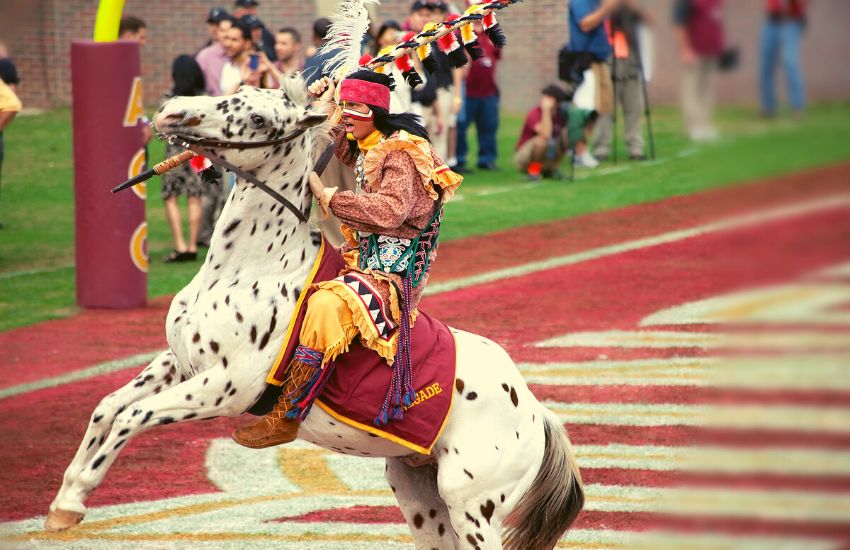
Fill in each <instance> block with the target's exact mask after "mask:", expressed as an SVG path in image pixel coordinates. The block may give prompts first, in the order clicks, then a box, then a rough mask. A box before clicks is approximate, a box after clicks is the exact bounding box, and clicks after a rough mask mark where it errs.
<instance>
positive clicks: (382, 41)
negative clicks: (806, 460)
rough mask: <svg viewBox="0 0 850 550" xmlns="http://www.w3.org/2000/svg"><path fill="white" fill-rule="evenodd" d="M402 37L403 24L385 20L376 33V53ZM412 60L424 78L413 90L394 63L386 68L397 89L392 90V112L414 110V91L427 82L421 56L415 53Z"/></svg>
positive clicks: (415, 68) (416, 69)
mask: <svg viewBox="0 0 850 550" xmlns="http://www.w3.org/2000/svg"><path fill="white" fill-rule="evenodd" d="M401 39H402V31H401V25H399V24H398V23H397V22H396V21H393V20H388V21H385V22H384V23H383V24H382V25H381V27H380V28H379V29H378V32H377V34H376V38H375V47H374V54H375V55H377V54H378V52H380V51H381V50H382V49H383V48H386V47H387V46H392V45H394V44H397V43H398V42H400V41H401ZM410 60H411V64H412V65H413V68H414V70H415V71H416V72H417V73H418V74H419V76H420V78H422V84H419V85H418V86H416V88H415V89H413V90H411V88H410V86H409V85H408V84H407V82H405V80H404V74H403V73H402V72H401V70H400V69H399V68H398V67H397V66H396V65H395V64H394V63H391V64H389V65H387V68H386V69H385V71H389V72H390V73H391V74H392V77H393V80H394V81H395V89H393V90H392V91H391V92H390V113H392V114H396V113H410V112H412V105H413V92H414V91H415V90H421V89H422V88H423V87H424V86H426V84H427V79H428V77H427V76H426V75H425V70H424V69H423V68H422V64H421V63H420V62H419V58H418V57H416V55H413V56H411V59H410ZM416 114H420V113H416ZM420 116H421V114H420Z"/></svg>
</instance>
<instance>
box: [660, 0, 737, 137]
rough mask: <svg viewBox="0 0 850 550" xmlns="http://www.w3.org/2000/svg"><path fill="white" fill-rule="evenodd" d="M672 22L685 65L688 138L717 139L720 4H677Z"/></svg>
mask: <svg viewBox="0 0 850 550" xmlns="http://www.w3.org/2000/svg"><path fill="white" fill-rule="evenodd" d="M673 19H674V22H675V24H676V35H677V37H678V41H679V55H680V57H681V59H682V63H684V65H685V69H684V72H683V79H682V111H683V114H684V116H685V127H686V129H687V132H688V136H689V137H690V138H691V139H692V140H695V141H704V140H711V139H714V138H715V137H717V130H716V129H715V127H714V124H713V122H712V116H713V111H714V80H715V74H716V73H717V60H718V58H719V57H720V55H721V54H722V53H723V51H724V49H725V37H724V29H723V0H677V2H676V4H675V7H674V10H673Z"/></svg>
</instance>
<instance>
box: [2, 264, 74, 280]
mask: <svg viewBox="0 0 850 550" xmlns="http://www.w3.org/2000/svg"><path fill="white" fill-rule="evenodd" d="M73 268H74V264H70V265H57V266H55V267H40V268H38V269H25V270H23V271H7V272H6V273H0V280H3V279H13V278H15V277H25V276H27V275H38V274H39V273H49V272H51V271H59V270H62V269H73Z"/></svg>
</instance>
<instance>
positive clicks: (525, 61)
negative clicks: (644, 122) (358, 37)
mask: <svg viewBox="0 0 850 550" xmlns="http://www.w3.org/2000/svg"><path fill="white" fill-rule="evenodd" d="M0 3H2V6H3V7H2V11H3V15H2V17H0V39H2V40H4V41H5V42H7V44H8V46H9V49H10V50H11V53H12V56H13V57H14V59H15V61H16V63H17V64H18V67H19V71H20V73H21V75H22V77H23V78H24V79H25V83H24V86H23V87H22V88H21V95H22V99H23V100H24V102H25V104H26V105H27V106H31V107H50V106H55V105H64V104H67V103H68V102H69V101H70V78H69V50H70V42H71V40H76V39H88V38H90V37H91V33H92V28H93V24H94V17H95V12H96V10H97V1H96V0H0ZM672 3H673V0H644V5H646V6H647V7H648V8H649V9H650V10H651V12H652V13H654V14H655V17H656V19H657V22H656V25H655V28H656V33H655V35H656V67H657V69H656V78H655V79H654V81H653V82H652V83H651V86H650V97H651V98H652V100H653V102H654V103H672V102H675V101H677V99H678V87H679V78H678V67H679V65H678V58H677V52H676V49H675V42H674V40H673V32H672V31H673V29H672V25H671V24H670V17H669V14H670V6H671V4H672ZM221 4H224V5H227V2H221V1H215V0H179V1H178V0H127V1H126V3H125V7H124V13H126V14H134V15H138V16H140V17H142V18H143V19H145V20H146V21H147V23H148V27H149V28H148V45H147V46H146V47H145V48H143V50H142V70H143V75H144V81H145V97H146V98H147V99H148V103H154V102H155V101H156V99H157V98H158V97H159V96H160V94H161V93H162V92H163V91H164V90H166V89H167V88H168V87H169V85H170V75H169V72H170V64H171V60H172V59H173V58H174V57H175V56H176V55H178V54H181V53H193V52H195V51H196V50H197V49H198V48H199V47H200V46H201V45H202V44H203V43H204V41H205V40H206V25H205V23H204V19H205V17H206V12H207V10H208V9H209V8H210V7H212V6H215V5H221ZM408 5H409V1H408V0H384V2H383V4H382V5H381V6H380V7H379V8H378V11H379V14H380V16H381V17H382V18H386V17H392V18H395V19H398V20H399V21H401V20H403V18H404V16H405V14H406V12H407V7H408ZM761 6H762V2H761V0H736V1H729V2H727V24H728V30H727V32H728V35H729V42H730V43H731V44H735V45H738V46H740V47H741V50H742V64H741V67H740V68H739V70H738V71H736V72H735V73H733V74H730V75H727V76H725V77H724V79H723V83H722V86H720V89H719V97H720V100H721V101H726V102H734V103H754V102H755V101H756V93H757V69H758V35H759V29H760V26H761V21H762V16H761ZM566 14H567V3H566V2H565V1H564V0H526V1H525V2H524V3H522V4H517V5H515V6H513V7H511V8H510V9H509V10H508V11H507V12H505V15H504V16H503V17H502V18H501V20H502V24H503V27H504V29H505V32H506V34H507V36H508V41H509V46H508V48H507V50H506V51H505V58H504V61H503V62H502V63H501V64H500V66H499V71H498V77H499V82H500V86H501V89H502V93H503V105H504V107H505V108H506V109H509V110H514V111H519V110H524V109H525V108H526V107H527V106H528V105H529V104H531V103H532V102H533V101H534V98H535V96H536V95H537V92H538V91H539V90H540V89H541V88H542V87H543V86H544V85H545V84H546V83H548V82H550V81H553V80H554V78H555V75H556V69H555V57H556V52H557V50H558V49H559V48H560V46H561V45H562V44H563V43H564V42H566V39H567V38H566V36H567V30H566V29H567V25H566V18H567V15H566ZM260 17H261V18H262V19H263V21H265V22H266V24H267V25H268V27H269V28H270V29H272V30H274V29H276V28H278V27H280V26H283V25H287V26H294V27H296V28H297V29H299V30H300V31H302V33H303V35H304V38H305V39H306V40H309V37H310V28H311V23H312V20H313V19H314V18H315V17H316V4H315V2H312V1H308V0H262V1H261V9H260ZM847 21H850V2H848V1H847V0H819V1H818V2H815V3H813V6H812V13H811V20H810V24H809V31H808V32H807V34H806V37H805V41H804V46H803V62H804V65H805V72H806V77H807V87H808V92H809V96H810V97H811V98H812V99H814V100H821V99H841V98H847V97H850V71H848V70H847V69H846V68H845V67H844V66H843V65H841V64H840V63H841V60H842V59H844V58H846V57H847V55H848V53H850V33H848V32H847V28H846V22H847ZM104 77H105V78H106V77H108V75H104ZM780 82H781V79H780Z"/></svg>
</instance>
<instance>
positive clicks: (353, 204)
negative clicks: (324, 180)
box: [323, 151, 424, 233]
mask: <svg viewBox="0 0 850 550" xmlns="http://www.w3.org/2000/svg"><path fill="white" fill-rule="evenodd" d="M418 182H419V175H418V173H417V171H416V166H415V165H414V164H413V159H412V158H411V157H410V155H408V154H407V153H405V152H403V151H393V152H391V153H388V154H387V158H386V161H385V162H384V167H383V171H382V173H381V181H380V187H379V188H378V190H377V191H375V192H374V193H366V194H364V195H355V194H354V193H353V192H351V191H335V190H333V191H332V190H331V189H326V190H325V192H324V193H325V197H323V199H324V200H323V202H327V203H328V204H329V205H330V209H331V211H332V212H333V213H334V215H335V216H336V217H338V218H339V219H340V220H341V221H342V222H343V223H345V224H346V225H348V226H350V227H352V228H354V229H357V230H360V231H369V232H372V233H380V232H382V231H386V230H389V229H396V228H398V227H400V226H401V225H402V224H403V223H404V222H405V220H407V218H408V217H409V216H410V212H411V210H412V209H413V206H414V205H415V203H416V198H417V197H418V195H417V193H416V189H415V187H414V186H415V185H416V184H417V183H418ZM419 187H420V189H421V188H422V186H421V185H420V186H419ZM422 192H423V193H424V189H423V190H422ZM328 195H330V196H328Z"/></svg>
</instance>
